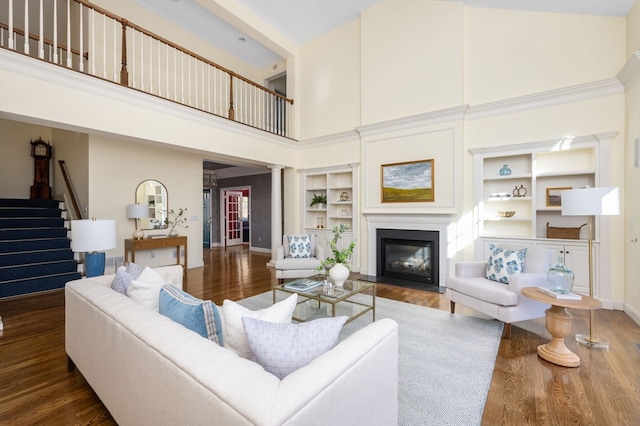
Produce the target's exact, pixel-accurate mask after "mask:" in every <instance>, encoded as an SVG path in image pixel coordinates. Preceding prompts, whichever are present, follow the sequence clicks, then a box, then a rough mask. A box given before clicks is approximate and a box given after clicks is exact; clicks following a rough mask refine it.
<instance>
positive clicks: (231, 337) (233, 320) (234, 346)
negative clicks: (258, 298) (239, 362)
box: [222, 294, 298, 359]
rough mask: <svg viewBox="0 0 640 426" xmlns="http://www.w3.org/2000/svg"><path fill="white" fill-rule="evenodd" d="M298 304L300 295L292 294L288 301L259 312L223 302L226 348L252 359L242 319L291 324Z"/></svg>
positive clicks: (285, 300)
mask: <svg viewBox="0 0 640 426" xmlns="http://www.w3.org/2000/svg"><path fill="white" fill-rule="evenodd" d="M297 303H298V295H297V294H292V295H291V296H289V297H287V298H286V299H284V300H282V301H280V302H278V303H276V304H274V305H273V306H270V307H268V308H265V309H261V310H259V311H252V310H250V309H248V308H245V307H244V306H242V305H240V304H238V303H236V302H234V301H232V300H225V301H224V302H222V316H223V317H224V326H223V328H222V331H223V333H222V335H223V338H222V340H223V342H224V347H225V348H229V349H231V350H232V351H234V352H235V353H237V354H238V355H240V356H241V357H243V358H246V359H251V348H250V347H249V342H248V341H247V336H246V334H245V332H244V326H243V325H242V317H248V318H255V319H259V320H262V321H268V322H276V323H282V324H290V323H291V317H292V316H293V311H294V310H295V309H296V305H297Z"/></svg>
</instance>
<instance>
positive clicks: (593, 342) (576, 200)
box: [562, 187, 620, 350]
mask: <svg viewBox="0 0 640 426" xmlns="http://www.w3.org/2000/svg"><path fill="white" fill-rule="evenodd" d="M618 214H620V197H619V194H618V188H615V187H600V188H580V189H571V190H567V191H562V215H563V216H589V297H593V217H594V216H611V215H618ZM594 315H595V314H594V310H593V309H592V310H591V312H590V316H589V334H576V341H577V342H578V343H579V344H581V345H585V346H587V347H590V348H597V349H606V350H608V349H609V342H605V341H603V340H600V339H598V338H596V337H595V335H594V322H595V321H594Z"/></svg>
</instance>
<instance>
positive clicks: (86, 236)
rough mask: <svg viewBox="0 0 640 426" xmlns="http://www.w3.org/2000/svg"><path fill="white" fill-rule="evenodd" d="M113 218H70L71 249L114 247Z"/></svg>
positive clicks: (114, 228)
mask: <svg viewBox="0 0 640 426" xmlns="http://www.w3.org/2000/svg"><path fill="white" fill-rule="evenodd" d="M116 245H117V244H116V221H115V220H111V219H109V220H87V219H85V220H72V221H71V250H73V251H74V252H92V251H98V250H109V249H113V248H116Z"/></svg>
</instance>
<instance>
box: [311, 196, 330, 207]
mask: <svg viewBox="0 0 640 426" xmlns="http://www.w3.org/2000/svg"><path fill="white" fill-rule="evenodd" d="M325 204H327V194H315V193H314V194H313V198H312V199H311V205H310V206H309V207H313V206H315V205H317V206H318V208H319V209H323V208H324V205H325Z"/></svg>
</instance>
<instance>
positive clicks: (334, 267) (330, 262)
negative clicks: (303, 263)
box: [318, 223, 356, 287]
mask: <svg viewBox="0 0 640 426" xmlns="http://www.w3.org/2000/svg"><path fill="white" fill-rule="evenodd" d="M347 229H349V225H347V224H346V223H342V224H340V225H336V226H334V227H333V238H332V239H331V241H329V248H330V249H331V257H327V258H326V259H324V260H323V261H322V262H321V263H320V266H319V267H318V270H319V271H321V270H322V269H325V270H326V269H329V276H330V277H331V279H332V280H333V282H334V284H335V285H336V286H338V287H342V285H343V284H344V281H345V280H346V279H347V278H348V277H349V259H351V256H352V255H353V249H355V247H356V243H355V241H351V244H349V246H348V247H346V248H343V249H339V248H338V241H339V240H340V238H342V234H343V233H344V231H346V230H347Z"/></svg>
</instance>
